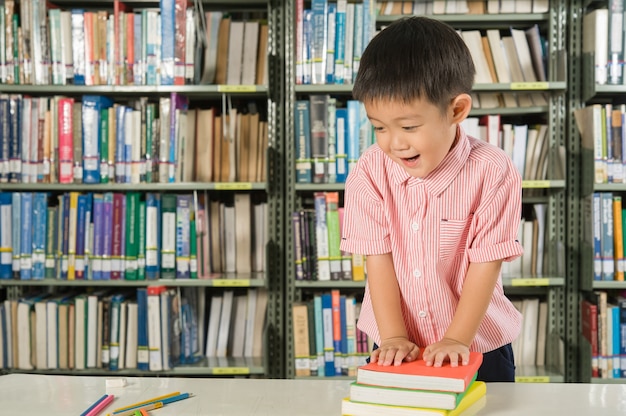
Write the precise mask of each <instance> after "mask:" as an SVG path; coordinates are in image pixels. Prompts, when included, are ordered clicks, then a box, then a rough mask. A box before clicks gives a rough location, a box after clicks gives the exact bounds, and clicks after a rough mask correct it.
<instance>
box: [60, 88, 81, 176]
mask: <svg viewBox="0 0 626 416" xmlns="http://www.w3.org/2000/svg"><path fill="white" fill-rule="evenodd" d="M73 107H74V99H73V98H61V99H59V109H58V125H59V182H60V183H72V182H73V180H74V177H73V175H72V169H73V166H74V165H73V163H74V137H73V127H72V111H73V109H72V108H73ZM77 140H78V139H77Z"/></svg>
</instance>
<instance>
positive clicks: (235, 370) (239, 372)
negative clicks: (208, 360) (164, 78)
mask: <svg viewBox="0 0 626 416" xmlns="http://www.w3.org/2000/svg"><path fill="white" fill-rule="evenodd" d="M211 373H212V374H213V375H220V376H243V375H248V374H250V369H249V368H248V367H215V368H213V369H212V370H211Z"/></svg>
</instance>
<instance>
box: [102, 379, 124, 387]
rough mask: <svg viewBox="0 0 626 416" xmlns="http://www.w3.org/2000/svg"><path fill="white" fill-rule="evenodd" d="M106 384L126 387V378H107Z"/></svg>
mask: <svg viewBox="0 0 626 416" xmlns="http://www.w3.org/2000/svg"><path fill="white" fill-rule="evenodd" d="M106 386H107V387H126V379H125V378H123V377H118V378H107V380H106Z"/></svg>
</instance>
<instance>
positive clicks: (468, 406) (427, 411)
mask: <svg viewBox="0 0 626 416" xmlns="http://www.w3.org/2000/svg"><path fill="white" fill-rule="evenodd" d="M486 394H487V385H486V384H485V383H484V382H482V381H476V382H474V383H472V385H471V387H470V388H469V389H468V391H467V393H466V394H465V396H464V397H463V399H462V400H461V401H460V402H459V404H458V406H457V407H456V408H454V409H452V410H446V409H437V408H426V407H409V406H392V405H383V404H377V403H364V402H357V401H353V400H351V399H350V398H345V399H344V400H343V401H342V403H341V414H342V415H357V414H358V415H363V416H370V415H375V416H382V415H394V416H429V415H442V416H458V415H463V416H471V415H475V414H478V412H479V411H480V410H481V409H482V408H483V407H484V406H485V403H486V400H485V396H486Z"/></svg>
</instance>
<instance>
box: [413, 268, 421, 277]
mask: <svg viewBox="0 0 626 416" xmlns="http://www.w3.org/2000/svg"><path fill="white" fill-rule="evenodd" d="M413 276H415V277H422V272H420V270H419V269H415V270H414V271H413Z"/></svg>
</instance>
